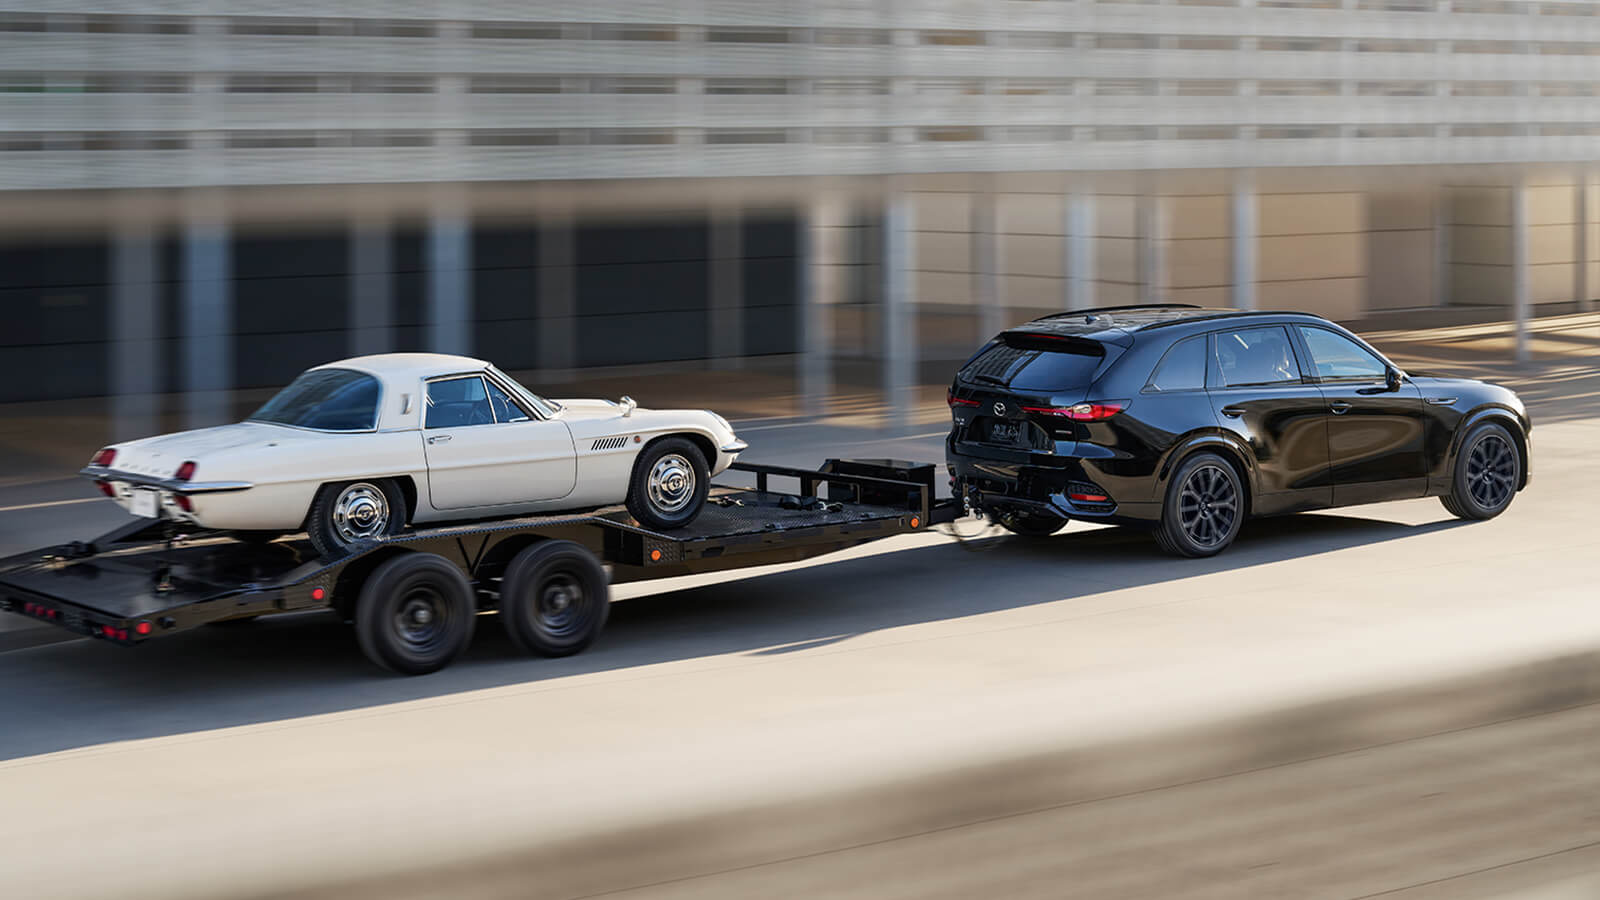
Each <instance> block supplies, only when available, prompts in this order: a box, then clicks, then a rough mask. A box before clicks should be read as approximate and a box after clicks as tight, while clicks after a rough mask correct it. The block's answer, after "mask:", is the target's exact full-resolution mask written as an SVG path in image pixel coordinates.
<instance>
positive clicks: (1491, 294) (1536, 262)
mask: <svg viewBox="0 0 1600 900" xmlns="http://www.w3.org/2000/svg"><path fill="white" fill-rule="evenodd" d="M1585 189H1586V190H1588V191H1589V197H1590V199H1591V200H1592V199H1593V198H1594V197H1595V193H1594V185H1593V184H1592V183H1591V184H1590V185H1589V186H1588V187H1587V188H1585ZM1512 190H1513V189H1512V187H1511V186H1510V185H1487V186H1483V185H1474V186H1470V187H1455V188H1452V189H1450V191H1449V202H1448V216H1449V234H1450V236H1449V258H1450V267H1449V272H1450V284H1449V288H1448V296H1449V299H1450V302H1451V303H1455V304H1461V305H1470V306H1506V305H1509V304H1510V303H1511V298H1512V295H1513V292H1512V281H1511V279H1512V252H1513V250H1512V241H1511V237H1512V231H1511V227H1512V225H1511V220H1512V211H1511V198H1512ZM1579 190H1580V188H1579V185H1578V184H1577V183H1576V181H1573V180H1562V179H1560V178H1551V177H1548V176H1546V177H1543V178H1535V179H1531V180H1530V182H1529V183H1528V185H1527V188H1526V191H1527V200H1526V203H1527V215H1528V223H1527V224H1528V237H1527V240H1528V282H1529V300H1530V302H1532V303H1562V302H1567V301H1570V300H1574V299H1582V298H1578V297H1577V296H1576V293H1575V289H1576V285H1577V283H1578V282H1577V277H1578V266H1579V260H1580V258H1583V257H1586V259H1587V263H1586V264H1587V267H1588V271H1589V279H1588V294H1589V297H1588V299H1591V300H1592V299H1594V298H1595V297H1596V296H1597V293H1600V292H1597V286H1596V285H1595V281H1594V275H1595V272H1596V269H1595V249H1596V247H1597V246H1600V245H1597V244H1596V235H1595V225H1594V223H1595V222H1596V221H1597V219H1596V213H1595V210H1594V208H1593V204H1592V203H1590V204H1588V211H1587V218H1588V219H1589V222H1590V226H1589V228H1588V229H1587V239H1588V243H1589V247H1588V250H1587V253H1584V251H1583V249H1582V248H1580V246H1579V244H1578V238H1579V234H1580V230H1579V228H1578V225H1577V223H1578V209H1579V203H1578V199H1579V196H1578V192H1579Z"/></svg>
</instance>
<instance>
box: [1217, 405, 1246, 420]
mask: <svg viewBox="0 0 1600 900" xmlns="http://www.w3.org/2000/svg"><path fill="white" fill-rule="evenodd" d="M1221 412H1222V414H1223V415H1225V416H1227V417H1228V418H1230V419H1237V418H1239V417H1240V416H1242V415H1244V407H1242V406H1224V407H1223V408H1222V410H1221Z"/></svg>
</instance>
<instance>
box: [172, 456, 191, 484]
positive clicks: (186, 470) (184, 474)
mask: <svg viewBox="0 0 1600 900" xmlns="http://www.w3.org/2000/svg"><path fill="white" fill-rule="evenodd" d="M172 477H173V478H175V479H177V480H178V481H188V480H189V479H191V478H193V477H194V460H192V459H191V460H189V461H188V462H186V463H184V464H183V465H181V466H179V467H178V471H177V473H176V474H175V475H173V476H172Z"/></svg>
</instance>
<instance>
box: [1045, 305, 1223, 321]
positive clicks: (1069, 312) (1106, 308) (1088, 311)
mask: <svg viewBox="0 0 1600 900" xmlns="http://www.w3.org/2000/svg"><path fill="white" fill-rule="evenodd" d="M1130 309H1204V307H1202V306H1197V305H1195V304H1193V303H1130V304H1128V305H1126V306H1096V307H1093V308H1092V309H1069V310H1067V311H1066V312H1058V313H1051V314H1050V315H1048V316H1040V317H1039V319H1062V318H1066V317H1068V316H1084V315H1092V314H1094V313H1103V312H1117V311H1119V310H1130ZM1039 319H1035V320H1034V321H1036V322H1037V321H1039Z"/></svg>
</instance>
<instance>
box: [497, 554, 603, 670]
mask: <svg viewBox="0 0 1600 900" xmlns="http://www.w3.org/2000/svg"><path fill="white" fill-rule="evenodd" d="M610 614H611V593H610V585H609V584H608V583H607V579H606V571H605V569H604V567H602V566H601V565H600V561H599V560H598V559H596V558H595V556H594V554H593V553H590V552H589V551H588V550H587V549H585V548H584V547H583V546H582V545H581V544H576V543H573V542H572V541H540V542H539V543H537V544H534V545H532V546H531V547H527V548H525V549H524V550H522V551H521V552H519V553H518V554H517V555H516V556H515V557H512V559H511V564H510V565H509V566H507V567H506V572H505V576H504V577H503V578H502V579H501V581H500V621H501V622H503V623H505V629H506V634H508V635H510V636H511V641H512V643H514V644H516V645H517V647H518V649H520V650H522V651H523V652H525V653H533V654H537V655H539V656H571V655H572V654H574V653H577V652H578V651H580V650H582V649H584V648H585V647H587V646H589V645H590V644H592V643H594V640H595V638H597V637H599V636H600V631H601V629H603V628H605V625H606V619H607V618H608V617H609V616H610Z"/></svg>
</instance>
